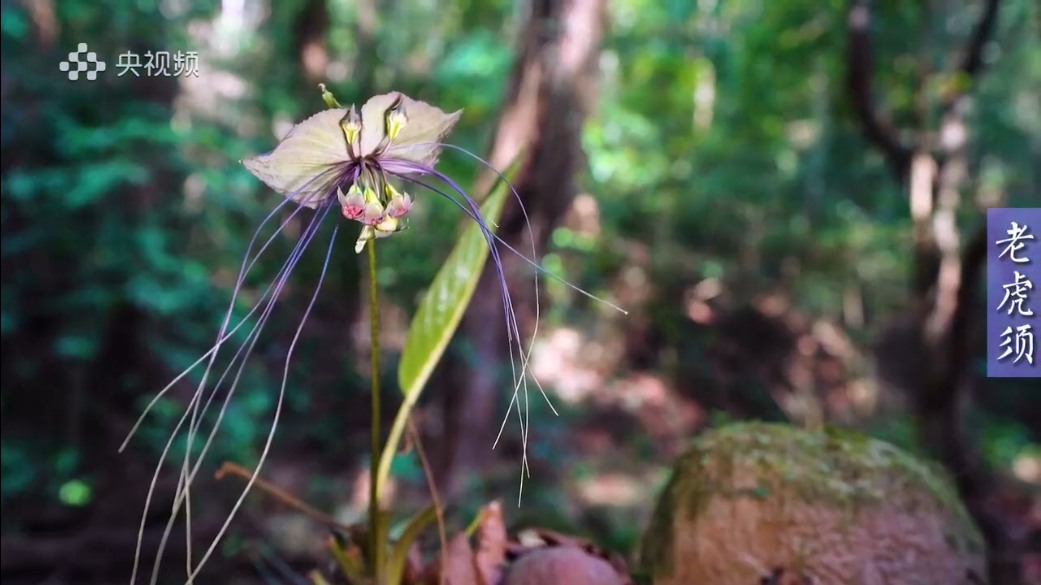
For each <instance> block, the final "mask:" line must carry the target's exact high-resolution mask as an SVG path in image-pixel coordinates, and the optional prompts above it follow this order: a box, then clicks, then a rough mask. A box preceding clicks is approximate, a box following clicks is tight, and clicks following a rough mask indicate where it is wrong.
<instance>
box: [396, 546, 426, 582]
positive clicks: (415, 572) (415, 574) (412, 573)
mask: <svg viewBox="0 0 1041 585" xmlns="http://www.w3.org/2000/svg"><path fill="white" fill-rule="evenodd" d="M422 575H423V555H422V554H421V553H420V552H419V545H417V544H413V545H412V546H410V547H409V548H408V554H407V555H406V556H405V573H404V575H402V578H401V579H402V582H403V583H404V584H405V585H421V583H422V580H423V577H422Z"/></svg>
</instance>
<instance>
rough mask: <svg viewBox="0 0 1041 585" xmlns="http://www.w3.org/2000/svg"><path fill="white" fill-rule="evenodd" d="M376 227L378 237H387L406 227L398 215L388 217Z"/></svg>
mask: <svg viewBox="0 0 1041 585" xmlns="http://www.w3.org/2000/svg"><path fill="white" fill-rule="evenodd" d="M375 227H376V237H377V238H385V237H387V236H389V235H392V234H396V233H397V232H400V231H401V230H402V229H404V227H405V226H404V223H402V221H401V220H399V219H397V218H396V217H388V218H387V219H385V220H383V222H381V223H380V224H379V225H377V226H375Z"/></svg>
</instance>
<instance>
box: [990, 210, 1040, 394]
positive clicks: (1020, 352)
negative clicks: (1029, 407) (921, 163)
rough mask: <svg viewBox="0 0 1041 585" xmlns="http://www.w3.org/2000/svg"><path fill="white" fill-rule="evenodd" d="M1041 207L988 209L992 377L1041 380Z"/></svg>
mask: <svg viewBox="0 0 1041 585" xmlns="http://www.w3.org/2000/svg"><path fill="white" fill-rule="evenodd" d="M1038 230H1041V208H1036V207H1032V208H1025V207H1020V208H1016V207H1003V208H995V209H988V210H987V240H988V249H987V377H988V378H1036V377H1038V376H1039V375H1041V366H1039V365H1038V363H1037V357H1038V353H1037V352H1038V350H1037V343H1036V342H1035V337H1036V336H1037V334H1038V330H1037V329H1038V326H1037V322H1038V321H1039V319H1038V316H1037V311H1041V305H1039V306H1038V308H1037V309H1035V308H1034V306H1035V305H1038V303H1035V302H1034V299H1035V295H1034V285H1035V283H1041V242H1039V241H1038V239H1039V237H1038V236H1037V235H1036V233H1037V231H1038Z"/></svg>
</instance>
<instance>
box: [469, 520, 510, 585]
mask: <svg viewBox="0 0 1041 585" xmlns="http://www.w3.org/2000/svg"><path fill="white" fill-rule="evenodd" d="M506 538H507V537H506V525H505V524H504V523H503V518H502V504H501V503H499V502H498V501H495V502H492V503H490V504H488V505H487V506H485V509H484V512H483V515H482V517H481V525H480V527H479V528H478V529H477V553H476V554H475V555H474V565H475V567H476V569H477V576H478V577H479V578H480V580H481V581H480V582H481V584H482V585H497V584H498V583H499V580H500V579H501V578H502V566H503V563H504V562H505V561H506Z"/></svg>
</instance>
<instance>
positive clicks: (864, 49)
mask: <svg viewBox="0 0 1041 585" xmlns="http://www.w3.org/2000/svg"><path fill="white" fill-rule="evenodd" d="M870 24H871V9H870V0H850V6H849V16H848V18H847V28H848V41H847V43H848V44H847V53H846V60H847V77H846V88H847V91H848V92H849V96H850V99H851V100H852V102H853V108H854V110H855V112H856V114H857V119H858V120H859V122H860V125H861V127H862V128H863V130H864V134H865V136H866V137H867V139H868V140H870V141H871V142H872V143H873V144H874V145H875V146H877V147H878V148H879V149H880V150H881V151H882V153H883V155H885V158H886V163H887V164H888V165H889V167H890V169H891V170H892V171H893V173H894V174H895V175H896V176H897V178H899V179H900V180H901V181H903V180H905V179H906V178H907V175H908V172H909V170H910V166H911V149H910V148H908V147H907V145H905V144H903V142H902V141H901V140H900V137H899V136H898V135H897V133H896V130H895V129H894V128H893V127H892V126H891V125H890V124H889V123H888V122H887V121H886V120H885V118H884V117H883V116H882V115H881V114H880V113H879V111H878V107H877V106H876V104H875V99H874V96H873V88H872V54H871V53H872V46H871V34H870V30H869V28H870Z"/></svg>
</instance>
